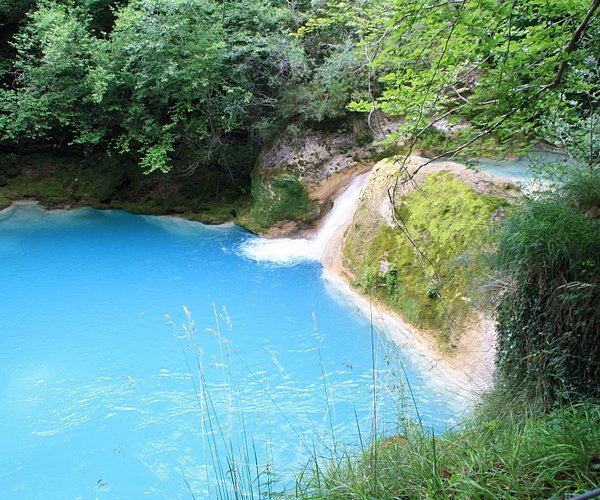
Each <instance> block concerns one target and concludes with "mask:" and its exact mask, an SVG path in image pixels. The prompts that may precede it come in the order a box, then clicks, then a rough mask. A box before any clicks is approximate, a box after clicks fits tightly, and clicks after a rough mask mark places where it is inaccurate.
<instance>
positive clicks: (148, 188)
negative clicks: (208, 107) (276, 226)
mask: <svg viewBox="0 0 600 500" xmlns="http://www.w3.org/2000/svg"><path fill="white" fill-rule="evenodd" d="M213 183H214V184H213ZM214 185H217V186H218V185H219V182H218V178H217V179H215V178H214V177H211V175H210V172H208V173H207V172H205V171H203V170H198V171H196V172H194V173H193V174H191V175H187V176H182V175H168V176H167V175H163V174H162V173H160V172H155V173H152V174H148V175H145V174H143V173H142V172H141V171H140V169H139V167H138V166H137V165H136V164H135V162H124V161H123V160H122V159H121V158H115V157H109V156H107V155H102V154H98V155H90V156H87V157H85V158H80V157H78V156H74V157H73V156H71V157H70V156H65V155H64V154H60V155H56V154H52V153H39V154H29V155H17V154H4V155H0V209H2V208H6V207H8V206H9V205H10V204H11V203H12V202H13V201H21V200H34V201H39V202H40V203H41V204H42V205H43V206H45V207H48V208H76V207H83V206H91V207H94V208H101V209H108V208H118V209H123V210H127V211H129V212H132V213H141V214H152V215H164V214H172V215H180V216H183V217H185V218H187V219H190V220H196V221H199V222H204V223H208V224H217V223H221V222H225V221H229V220H231V219H232V218H233V216H234V215H235V213H236V212H237V211H238V210H239V209H240V207H243V206H245V205H247V204H248V203H249V200H247V199H245V198H241V197H240V194H239V193H238V192H237V191H236V190H233V189H231V188H230V187H229V186H228V185H227V184H226V183H225V184H224V185H222V187H221V189H220V191H216V192H215V191H214V188H213V186H214Z"/></svg>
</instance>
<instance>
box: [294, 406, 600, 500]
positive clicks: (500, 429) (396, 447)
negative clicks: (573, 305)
mask: <svg viewBox="0 0 600 500" xmlns="http://www.w3.org/2000/svg"><path fill="white" fill-rule="evenodd" d="M401 431H402V434H401V435H397V436H393V437H392V438H387V439H381V440H379V441H376V442H375V443H372V444H371V445H370V446H369V447H368V448H367V449H366V450H364V451H363V452H361V453H359V454H358V455H357V456H349V455H346V456H340V457H338V459H337V460H335V461H331V462H329V463H327V464H326V465H323V464H320V466H317V465H316V464H313V466H312V469H311V470H307V471H305V473H304V474H303V476H301V477H300V484H299V486H298V487H297V492H298V493H299V494H297V495H296V496H298V497H300V498H315V499H316V498H365V499H366V498H381V499H388V498H389V499H391V498H415V499H416V498H460V499H472V498H526V499H535V498H566V497H568V496H570V495H575V494H577V493H584V492H586V491H589V490H592V489H594V488H595V487H597V486H598V484H599V481H600V405H598V404H581V405H573V406H567V407H564V408H560V409H555V410H553V411H551V412H549V413H547V414H540V413H537V412H528V411H526V410H523V411H509V412H507V413H506V414H505V415H503V416H493V417H492V416H485V415H482V414H480V415H478V416H476V417H474V418H473V419H471V420H469V421H467V422H464V423H463V425H462V428H461V429H460V430H457V431H452V432H448V433H446V434H444V435H442V436H436V435H434V434H433V433H432V432H431V431H428V430H426V429H425V428H423V427H422V426H420V425H418V424H415V425H409V424H405V426H404V427H402V429H401Z"/></svg>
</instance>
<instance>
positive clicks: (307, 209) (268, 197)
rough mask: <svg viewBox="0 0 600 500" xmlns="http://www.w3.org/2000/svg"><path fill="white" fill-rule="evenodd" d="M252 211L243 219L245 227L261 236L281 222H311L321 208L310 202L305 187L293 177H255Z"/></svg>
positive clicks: (277, 173)
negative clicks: (263, 232)
mask: <svg viewBox="0 0 600 500" xmlns="http://www.w3.org/2000/svg"><path fill="white" fill-rule="evenodd" d="M252 200H253V203H252V207H251V208H250V209H249V210H247V211H245V212H244V213H243V215H242V216H241V222H242V224H243V225H244V226H245V227H248V228H249V229H250V230H252V231H255V232H261V231H264V230H266V229H268V228H269V227H271V226H273V225H274V224H275V223H277V222H279V221H294V222H311V221H313V220H315V219H316V218H317V217H318V216H319V207H318V205H317V203H316V202H314V201H313V200H311V199H310V197H309V196H308V191H307V190H306V188H305V187H304V185H303V184H302V183H301V182H300V181H299V180H298V179H297V178H296V177H295V176H293V175H292V174H289V173H285V172H275V173H272V174H270V175H264V174H263V175H259V174H258V173H255V174H254V176H253V178H252Z"/></svg>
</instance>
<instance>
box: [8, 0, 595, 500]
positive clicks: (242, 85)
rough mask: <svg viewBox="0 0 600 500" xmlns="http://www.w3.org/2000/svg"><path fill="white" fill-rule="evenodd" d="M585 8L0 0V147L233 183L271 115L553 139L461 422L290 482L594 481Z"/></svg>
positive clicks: (510, 221)
mask: <svg viewBox="0 0 600 500" xmlns="http://www.w3.org/2000/svg"><path fill="white" fill-rule="evenodd" d="M599 4H600V2H599V1H598V0H556V1H547V0H523V1H519V2H514V1H512V2H511V1H505V0H449V1H439V0H422V1H414V0H382V1H369V0H353V1H348V2H331V3H329V2H325V1H319V0H312V1H310V0H298V1H295V0H285V1H284V0H281V1H279V0H272V1H269V0H237V1H224V0H37V1H36V0H0V24H1V25H2V37H1V39H0V44H1V45H0V70H1V72H2V77H1V87H0V109H1V111H0V150H1V152H2V154H3V155H9V154H14V153H18V154H20V155H22V154H27V153H34V152H40V151H46V152H48V151H50V152H52V154H54V155H59V156H60V155H70V156H71V157H73V156H74V157H76V158H81V159H82V161H83V160H84V159H85V158H86V157H89V156H90V155H99V154H100V155H105V156H107V157H111V158H112V159H113V160H114V159H115V158H116V159H117V160H116V161H113V163H111V166H110V168H111V169H118V168H120V163H121V162H126V163H133V164H135V165H136V168H139V169H140V171H143V172H146V173H149V172H162V173H163V174H162V175H180V174H189V173H192V172H205V173H206V177H205V178H206V179H218V181H219V182H220V183H223V182H225V183H227V184H228V185H229V186H230V187H231V188H232V189H233V190H234V191H235V192H236V193H238V194H243V193H244V192H246V193H247V192H248V191H249V190H250V174H251V171H252V168H253V167H254V164H255V161H256V158H257V156H258V154H259V152H260V149H261V147H263V146H264V145H265V144H267V143H268V142H269V141H271V140H273V139H274V138H275V137H276V136H277V135H278V134H280V133H281V132H282V131H283V130H285V129H286V128H288V129H289V128H290V127H292V128H293V129H294V130H295V133H302V131H306V130H311V129H320V130H335V129H341V128H344V127H348V126H349V125H348V124H349V119H348V117H349V116H351V114H353V113H362V114H363V115H364V117H365V119H366V120H367V122H368V123H369V126H371V127H376V126H377V125H376V123H375V121H372V120H371V117H372V116H375V113H374V112H375V111H378V112H383V113H385V114H387V115H393V116H397V117H400V118H401V123H402V125H401V127H400V128H399V130H398V132H397V133H396V134H394V135H392V136H390V137H388V138H387V140H388V141H389V142H390V143H403V144H404V146H403V148H404V149H402V150H401V152H402V153H404V154H406V153H408V152H410V151H411V150H413V149H414V148H417V147H421V148H422V147H423V145H427V146H428V148H429V150H430V151H433V154H432V156H436V154H439V155H445V156H455V155H457V154H459V155H461V156H462V157H463V158H468V157H469V155H470V154H473V152H474V151H477V150H478V148H481V147H482V145H483V144H487V146H486V147H487V149H486V151H488V152H489V151H490V150H494V148H496V150H497V151H502V154H505V153H506V151H507V150H508V151H510V152H511V153H512V154H513V155H514V154H518V153H520V152H522V151H526V150H527V149H528V148H530V147H532V146H533V145H536V144H544V145H546V146H547V147H552V148H555V149H556V150H560V151H565V152H566V153H567V154H568V155H570V156H571V157H572V158H575V159H576V160H577V161H578V162H579V163H578V165H579V166H578V167H576V168H572V169H570V170H569V169H565V168H558V167H548V168H547V169H546V171H545V173H546V174H547V176H549V175H550V174H549V172H551V173H552V176H551V178H552V181H553V182H554V183H553V184H549V186H552V187H551V188H550V189H547V190H546V191H544V192H543V193H539V194H538V195H535V196H530V197H525V198H524V201H523V202H522V204H521V205H520V206H517V207H515V208H514V210H513V211H512V213H510V214H509V215H508V217H507V220H506V221H505V222H504V223H503V224H502V225H501V227H500V228H499V229H498V230H497V232H496V233H495V234H494V235H492V236H490V238H491V239H490V242H491V243H490V244H491V245H493V248H494V249H495V250H494V252H493V253H494V256H493V258H492V259H491V260H492V261H493V263H492V264H491V267H490V269H491V271H490V276H492V277H491V278H490V281H493V283H494V285H495V286H494V287H492V288H495V291H494V293H495V294H496V295H495V296H494V297H495V298H494V301H495V303H496V304H497V305H498V313H497V320H498V333H499V346H498V357H497V366H498V371H497V384H496V388H495V390H494V392H493V393H492V395H489V396H488V397H487V399H486V400H485V403H484V405H483V406H482V408H481V409H480V411H479V412H478V413H477V415H476V417H474V421H473V422H471V423H468V424H465V425H466V427H465V430H464V432H463V433H462V434H458V435H457V434H455V435H452V436H450V437H448V438H446V439H439V438H438V437H436V436H431V435H429V434H427V432H426V431H423V430H422V429H421V430H420V431H419V432H415V431H414V429H412V428H411V429H409V428H407V429H405V436H406V439H405V440H398V441H396V442H394V445H393V446H389V443H388V444H387V445H386V446H378V445H377V444H375V446H374V447H373V448H368V449H365V450H363V451H364V453H363V454H362V456H361V457H359V458H358V459H356V460H355V458H356V457H353V458H352V460H350V459H346V458H347V457H344V459H341V460H340V462H339V463H337V464H330V468H329V470H323V469H320V468H318V467H317V468H316V469H315V471H313V473H312V475H310V477H309V478H308V479H307V478H306V477H304V478H303V480H302V481H301V482H302V485H303V486H302V488H301V491H302V496H308V497H321V496H327V497H332V496H335V495H339V496H344V497H346V495H348V496H355V495H357V496H359V497H363V498H366V497H393V496H402V497H404V496H406V497H419V496H431V497H441V496H451V497H469V498H473V497H481V498H484V497H495V496H499V497H502V496H510V495H517V496H522V497H531V498H533V497H538V496H539V497H550V496H555V497H560V496H564V495H567V494H570V493H575V492H581V491H584V490H586V489H592V487H593V486H594V485H596V486H597V485H598V484H599V481H600V476H599V467H600V436H599V434H598V433H599V431H598V429H599V425H598V424H599V423H600V414H599V411H598V405H597V403H598V399H599V398H600V392H599V387H600V365H599V360H600V336H599V335H600V168H599V161H600V139H599V137H600V120H599V114H598V106H599V94H600V78H599V76H600V74H599V72H600V69H599V68H600V66H599V64H598V62H599V59H600V23H599V22H598V12H599V10H598V6H599ZM448 130H453V132H452V133H448ZM401 164H402V162H401V161H400V162H399V168H400V167H401ZM7 165H8V163H7ZM3 168H4V167H3ZM6 168H8V167H6ZM4 173H6V172H4ZM203 175H204V174H203ZM0 177H1V176H0ZM212 182H213V180H211V183H212ZM216 185H217V184H211V185H210V186H209V188H208V191H210V190H213V189H215V188H214V186H216ZM498 290H499V291H498ZM546 438H547V439H546ZM515 443H522V444H523V446H518V445H517V444H515ZM373 464H375V465H373ZM377 464H379V465H377ZM402 478H405V481H404V482H403V480H402ZM407 485H408V486H407Z"/></svg>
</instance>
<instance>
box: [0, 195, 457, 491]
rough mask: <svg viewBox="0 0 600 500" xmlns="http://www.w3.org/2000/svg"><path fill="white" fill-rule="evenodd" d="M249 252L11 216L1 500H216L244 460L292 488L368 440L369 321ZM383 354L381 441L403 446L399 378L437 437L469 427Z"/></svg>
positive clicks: (305, 265)
mask: <svg viewBox="0 0 600 500" xmlns="http://www.w3.org/2000/svg"><path fill="white" fill-rule="evenodd" d="M253 238H254V237H253V236H251V235H249V234H248V233H246V232H245V231H243V230H242V229H240V228H237V227H233V226H228V227H207V226H204V225H202V224H198V223H192V222H188V221H184V220H178V219H173V218H166V217H163V218H159V217H144V216H135V215H131V214H127V213H125V212H121V211H97V210H93V209H81V210H73V211H52V212H48V211H45V210H43V209H42V208H40V207H39V206H36V205H31V204H29V205H18V206H13V207H12V208H10V209H8V210H5V211H4V212H0V273H1V275H2V286H1V287H0V304H2V306H1V307H2V310H1V312H2V314H1V315H0V381H1V382H0V435H2V447H1V449H0V497H1V498H27V499H33V498H120V499H125V498H132V499H133V498H136V499H137V498H142V497H147V498H191V497H192V492H193V494H194V495H195V497H196V498H210V497H213V498H214V497H216V496H217V495H218V494H223V492H226V491H230V490H227V488H230V489H231V487H230V486H228V485H222V482H223V481H226V480H227V478H228V474H227V469H228V467H229V465H230V464H228V463H227V458H231V457H233V456H234V455H235V460H238V462H239V463H240V464H241V463H242V462H244V461H246V462H249V463H250V464H251V466H252V467H255V468H256V467H257V466H258V469H259V470H261V471H263V472H264V471H265V470H267V469H268V470H275V471H276V472H277V473H278V474H279V477H280V478H282V479H281V481H280V483H281V484H280V486H281V485H285V484H286V481H289V480H290V479H291V478H293V475H294V471H296V470H297V467H298V466H299V465H302V464H304V463H306V461H307V459H308V457H309V456H310V455H311V454H314V453H317V454H318V455H322V456H327V454H328V453H329V452H330V451H331V450H332V449H333V448H335V447H336V446H337V444H336V443H338V442H345V443H350V444H352V443H353V444H358V443H359V441H360V438H361V437H362V438H363V439H366V438H367V437H368V434H369V431H370V429H371V421H372V416H373V408H374V404H373V390H372V388H373V384H372V379H373V371H372V356H371V352H372V351H371V346H372V330H371V327H370V324H369V322H368V321H367V320H366V319H365V318H364V317H362V316H361V315H360V314H359V313H358V312H357V311H356V310H355V309H354V308H353V307H352V306H351V305H350V304H349V303H347V302H345V301H344V299H343V297H340V296H336V294H335V292H333V291H332V290H331V287H328V286H326V284H325V283H324V281H323V279H322V268H321V266H320V264H319V263H318V262H317V261H311V260H302V261H299V262H296V263H294V264H293V265H286V266H276V265H273V264H268V263H267V264H265V263H257V262H255V261H254V260H252V259H249V258H247V257H246V256H245V254H244V253H243V251H242V250H241V249H242V247H243V245H247V241H248V240H249V239H253ZM288 264H289V263H288ZM184 306H185V307H187V309H188V310H189V311H190V314H191V316H190V317H188V316H187V315H186V313H185V312H184V310H183V307H184ZM375 344H376V346H377V352H376V353H375V359H376V365H377V366H376V372H375V374H376V379H377V384H376V385H377V393H376V401H375V403H376V404H375V408H376V414H377V420H378V423H379V424H380V429H382V430H383V428H384V424H385V425H387V431H388V432H393V431H394V429H395V427H394V425H395V421H396V415H397V407H398V401H399V400H400V399H399V397H398V395H399V392H400V391H399V388H398V386H397V385H396V380H397V379H396V377H394V376H393V375H392V374H393V373H394V372H395V373H396V374H400V373H401V372H402V371H403V370H405V371H406V373H407V374H408V377H409V380H410V383H411V387H412V389H413V391H414V394H415V398H416V400H417V404H418V408H419V416H420V417H421V418H422V419H423V421H424V422H425V423H426V424H427V425H430V426H434V427H436V428H437V429H442V428H444V427H447V426H448V425H451V424H452V423H453V422H455V421H456V420H457V419H458V418H459V417H460V415H461V412H462V405H463V402H462V401H461V400H460V399H457V398H456V397H454V396H453V395H452V394H450V393H449V392H448V389H447V387H446V388H444V387H443V385H441V384H440V381H439V380H435V377H432V375H431V373H429V372H428V371H426V370H425V371H424V370H420V369H418V368H417V367H416V366H413V365H412V364H411V363H410V362H409V361H408V360H407V359H406V357H405V355H403V354H389V353H390V352H391V351H387V349H388V348H389V347H390V345H389V343H387V342H386V341H385V340H383V341H381V342H379V341H377V342H376V343H375ZM398 378H401V377H398ZM407 405H408V407H409V409H408V413H409V414H411V415H412V416H413V418H414V417H415V415H416V413H415V411H414V409H411V405H410V404H408V402H407ZM357 422H358V423H359V424H360V428H361V432H362V433H364V434H363V435H359V432H358V430H357ZM227 450H229V451H227ZM231 450H233V452H232V451H231ZM223 471H225V472H223ZM219 488H221V489H219Z"/></svg>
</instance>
